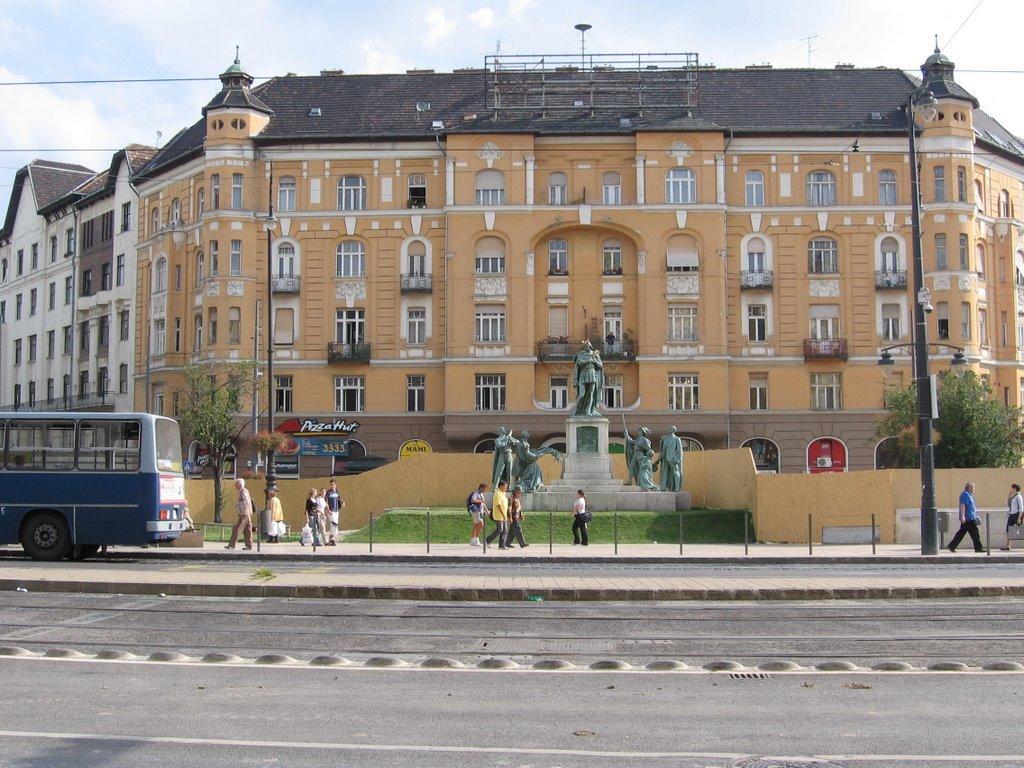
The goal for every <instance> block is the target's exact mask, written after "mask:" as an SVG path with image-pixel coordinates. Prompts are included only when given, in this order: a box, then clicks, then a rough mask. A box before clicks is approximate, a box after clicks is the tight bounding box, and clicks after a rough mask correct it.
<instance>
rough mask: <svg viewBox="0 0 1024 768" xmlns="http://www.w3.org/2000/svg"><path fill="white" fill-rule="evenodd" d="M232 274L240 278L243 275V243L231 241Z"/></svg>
mask: <svg viewBox="0 0 1024 768" xmlns="http://www.w3.org/2000/svg"><path fill="white" fill-rule="evenodd" d="M230 266H231V274H232V276H238V275H240V274H242V241H241V240H232V241H231V265H230Z"/></svg>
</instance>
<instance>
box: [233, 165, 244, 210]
mask: <svg viewBox="0 0 1024 768" xmlns="http://www.w3.org/2000/svg"><path fill="white" fill-rule="evenodd" d="M231 207H232V208H234V209H235V210H236V211H240V210H242V174H240V173H233V174H231Z"/></svg>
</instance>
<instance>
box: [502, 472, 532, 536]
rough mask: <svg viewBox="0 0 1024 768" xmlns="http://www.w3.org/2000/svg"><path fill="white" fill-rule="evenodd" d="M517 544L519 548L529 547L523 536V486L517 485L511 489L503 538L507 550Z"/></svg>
mask: <svg viewBox="0 0 1024 768" xmlns="http://www.w3.org/2000/svg"><path fill="white" fill-rule="evenodd" d="M517 541H518V542H519V547H520V549H522V548H523V547H528V546H530V545H529V544H527V543H526V537H525V536H523V486H521V485H517V486H516V487H515V488H513V489H512V498H511V499H509V502H508V535H507V536H506V537H505V546H506V547H508V548H509V549H512V547H514V546H515V542H517Z"/></svg>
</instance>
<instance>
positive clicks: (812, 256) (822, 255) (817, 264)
mask: <svg viewBox="0 0 1024 768" xmlns="http://www.w3.org/2000/svg"><path fill="white" fill-rule="evenodd" d="M807 271H808V272H810V273H812V274H815V275H834V274H837V273H838V272H839V246H838V245H837V244H836V241H835V240H833V239H832V238H831V237H816V238H814V239H813V240H811V242H810V243H808V245H807Z"/></svg>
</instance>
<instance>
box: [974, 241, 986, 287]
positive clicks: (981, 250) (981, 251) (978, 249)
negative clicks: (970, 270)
mask: <svg viewBox="0 0 1024 768" xmlns="http://www.w3.org/2000/svg"><path fill="white" fill-rule="evenodd" d="M974 253H975V256H976V258H977V270H978V277H982V278H983V277H985V246H984V245H982V244H981V243H978V244H977V245H975V246H974Z"/></svg>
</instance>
